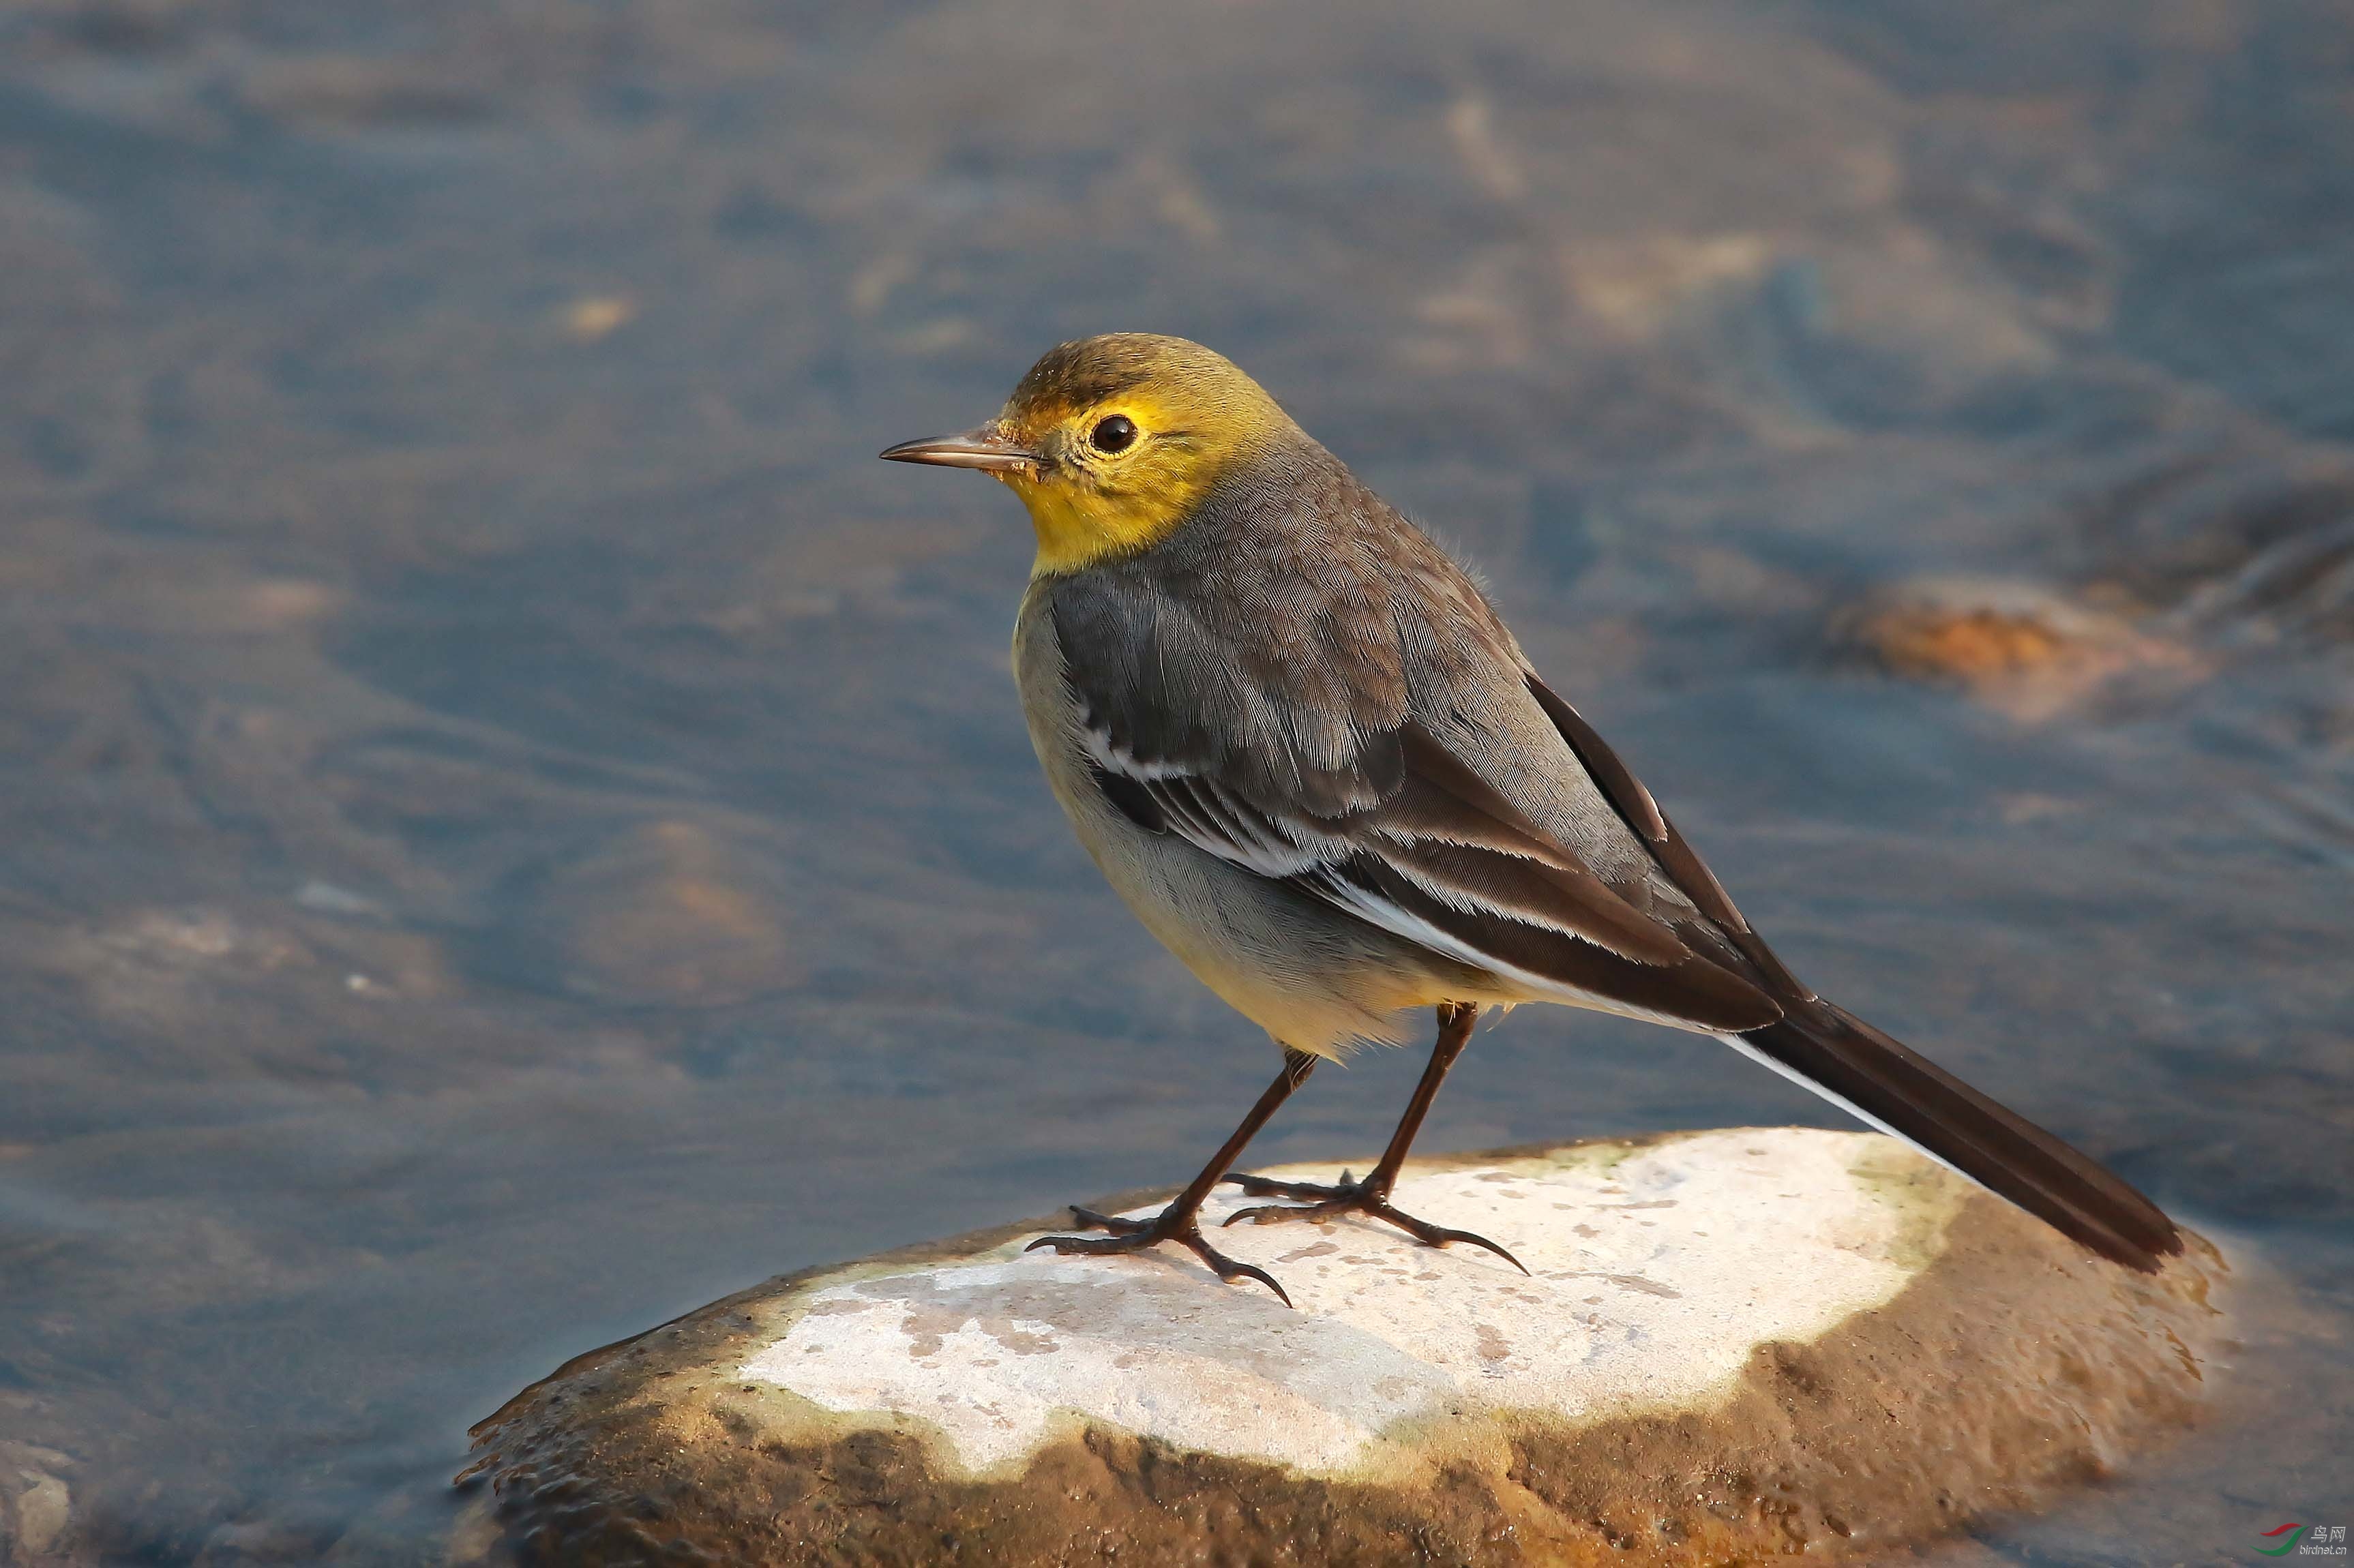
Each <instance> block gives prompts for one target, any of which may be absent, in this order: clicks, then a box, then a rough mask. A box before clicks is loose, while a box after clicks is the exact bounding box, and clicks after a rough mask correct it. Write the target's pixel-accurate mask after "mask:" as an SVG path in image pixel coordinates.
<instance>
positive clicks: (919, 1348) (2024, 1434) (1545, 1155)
mask: <svg viewBox="0 0 2354 1568" xmlns="http://www.w3.org/2000/svg"><path fill="white" fill-rule="evenodd" d="M1290 1174H1293V1175H1294V1176H1295V1177H1296V1178H1304V1179H1311V1180H1312V1179H1317V1178H1319V1177H1321V1178H1324V1179H1329V1177H1330V1175H1331V1171H1329V1170H1327V1169H1316V1170H1310V1169H1308V1168H1300V1169H1299V1170H1298V1171H1295V1172H1290ZM1240 1202H1241V1200H1239V1199H1230V1198H1221V1199H1219V1200H1217V1201H1216V1203H1215V1205H1214V1208H1213V1210H1212V1217H1213V1218H1215V1217H1216V1216H1217V1215H1218V1214H1221V1213H1228V1212H1231V1211H1232V1210H1233V1209H1234V1208H1235V1207H1236V1206H1239V1204H1240ZM1397 1202H1398V1203H1399V1205H1400V1206H1401V1207H1402V1208H1404V1209H1405V1210H1406V1211H1408V1212H1409V1213H1418V1214H1421V1215H1423V1216H1425V1217H1426V1218H1428V1219H1431V1220H1434V1221H1436V1222H1437V1223H1439V1224H1447V1225H1457V1226H1461V1227H1464V1228H1467V1229H1471V1230H1475V1231H1479V1232H1482V1233H1484V1234H1489V1235H1491V1236H1493V1237H1494V1238H1495V1239H1496V1240H1497V1241H1499V1242H1500V1243H1502V1244H1503V1245H1506V1246H1508V1247H1510V1248H1511V1249H1512V1250H1513V1251H1514V1252H1516V1253H1517V1254H1518V1255H1520V1257H1521V1258H1522V1260H1523V1261H1524V1262H1525V1263H1526V1264H1527V1265H1528V1266H1529V1268H1530V1269H1531V1271H1532V1277H1522V1275H1520V1274H1518V1273H1516V1272H1514V1271H1513V1270H1512V1269H1511V1267H1510V1266H1507V1265H1506V1264H1504V1263H1502V1262H1501V1261H1500V1260H1498V1259H1496V1258H1494V1257H1492V1256H1490V1255H1485V1254H1483V1253H1480V1252H1479V1251H1477V1250H1474V1249H1469V1248H1460V1247H1458V1248H1455V1249H1450V1250H1447V1251H1444V1252H1441V1251H1437V1250H1433V1249H1429V1248H1426V1247H1422V1246H1419V1245H1416V1244H1415V1243H1413V1242H1411V1241H1409V1240H1408V1239H1407V1238H1405V1236H1403V1235H1400V1234H1396V1233H1394V1232H1393V1231H1391V1230H1389V1229H1387V1228H1386V1227H1383V1226H1378V1225H1373V1224H1363V1223H1359V1222H1356V1221H1342V1222H1339V1223H1335V1224H1328V1225H1322V1226H1314V1225H1308V1224H1283V1225H1273V1226H1252V1225H1237V1226H1235V1228H1233V1229H1231V1230H1226V1231H1225V1232H1223V1233H1221V1237H1222V1239H1221V1245H1225V1247H1226V1248H1227V1250H1229V1251H1230V1252H1232V1253H1233V1254H1234V1255H1236V1256H1238V1257H1241V1258H1244V1259H1246V1260H1248V1261H1250V1262H1254V1263H1257V1264H1259V1265H1261V1266H1265V1267H1267V1268H1268V1269H1269V1270H1270V1271H1272V1272H1273V1273H1274V1274H1276V1276H1277V1277H1279V1278H1280V1279H1282V1281H1283V1282H1284V1284H1285V1286H1286V1287H1288V1289H1289V1291H1290V1293H1291V1296H1292V1298H1293V1300H1294V1301H1296V1302H1297V1303H1298V1309H1297V1310H1290V1309H1287V1308H1284V1307H1283V1306H1282V1305H1281V1304H1280V1303H1279V1302H1278V1301H1277V1300H1275V1299H1274V1298H1272V1297H1271V1296H1269V1295H1268V1294H1267V1292H1265V1291H1264V1290H1261V1289H1258V1288H1257V1287H1251V1286H1228V1285H1223V1284H1221V1283H1219V1282H1218V1280H1217V1279H1216V1278H1215V1277H1214V1276H1212V1275H1211V1274H1210V1273H1209V1272H1208V1271H1207V1270H1206V1269H1205V1268H1204V1267H1203V1266H1200V1265H1199V1264H1198V1263H1196V1262H1195V1261H1194V1260H1193V1258H1192V1257H1191V1256H1190V1255H1186V1254H1183V1253H1182V1252H1179V1251H1176V1250H1173V1249H1167V1248H1164V1249H1161V1251H1159V1252H1156V1253H1154V1254H1151V1255H1145V1256H1140V1257H1123V1258H1112V1259H1106V1258H1080V1257H1068V1258H1066V1257H1056V1256H1054V1255H1049V1254H1044V1253H1024V1252H1023V1251H1022V1247H1023V1244H1024V1243H1025V1242H1026V1241H1028V1240H1029V1239H1030V1238H1032V1237H1033V1236H1034V1235H1036V1234H1039V1233H1040V1232H1041V1231H1042V1230H1043V1229H1046V1228H1051V1227H1050V1226H1047V1225H1042V1224H1023V1225H1019V1226H1013V1227H1008V1228H1006V1229H1003V1230H999V1231H994V1232H990V1233H986V1234H978V1235H973V1236H967V1237H962V1238H959V1239H957V1240H954V1241H949V1242H942V1243H938V1244H934V1245H928V1246H923V1247H917V1248H912V1249H908V1250H907V1251H904V1252H900V1253H894V1254H885V1255H881V1256H877V1257H874V1258H869V1259H866V1260H864V1261H861V1262H857V1263H852V1264H847V1265H843V1266H835V1267H828V1268H820V1269H814V1270H811V1271H809V1272H807V1273H803V1274H799V1275H793V1276H789V1277H785V1278H782V1279H778V1280H774V1281H771V1282H770V1283H769V1284H767V1285H764V1286H761V1287H757V1288H755V1289H752V1290H748V1291H746V1292H744V1293H743V1294H741V1295H738V1296H735V1297H731V1298H728V1299H726V1300H725V1301H721V1302H717V1303H716V1304H714V1305H713V1306H710V1307H706V1308H703V1309H702V1310H700V1311H697V1312H695V1313H691V1314H689V1315H688V1316H686V1317H684V1318H682V1319H678V1320H677V1321H675V1322H673V1323H670V1324H666V1325H664V1326H663V1327H662V1328H660V1329H656V1330H652V1332H650V1333H647V1334H643V1335H641V1336H639V1337H638V1338H637V1339H634V1340H627V1341H624V1342H623V1343H621V1344H618V1345H613V1346H609V1347H607V1348H606V1349H604V1350H601V1351H592V1352H590V1353H589V1354H588V1355H585V1356H582V1357H579V1358H578V1359H577V1360H575V1361H571V1362H570V1363H568V1364H567V1365H566V1366H564V1367H562V1368H560V1369H559V1370H558V1371H557V1372H556V1373H555V1374H554V1375H553V1376H551V1377H549V1378H548V1379H546V1381H544V1382H542V1383H538V1384H535V1386H533V1387H532V1388H530V1389H528V1390H526V1391H525V1392H524V1393H521V1394H519V1395H517V1396H516V1397H515V1398H514V1400H513V1401H511V1402H510V1403H509V1404H507V1405H506V1407H505V1408H504V1409H503V1410H501V1411H499V1412H498V1413H497V1414H495V1415H493V1416H492V1417H491V1418H490V1419H489V1420H487V1421H485V1422H483V1423H482V1425H481V1426H479V1427H477V1428H476V1431H475V1436H476V1442H477V1445H478V1446H479V1448H480V1449H481V1451H482V1453H481V1457H480V1459H479V1461H478V1462H477V1464H476V1465H475V1467H473V1469H472V1470H471V1471H470V1472H469V1477H472V1476H477V1475H482V1476H487V1477H488V1478H489V1481H490V1485H491V1488H492V1495H493V1499H495V1511H496V1513H497V1516H498V1518H499V1520H500V1521H501V1523H502V1526H503V1528H504V1531H506V1534H507V1539H508V1541H509V1542H510V1544H511V1545H512V1546H513V1547H514V1549H516V1550H517V1551H518V1552H520V1554H521V1555H522V1556H523V1558H524V1560H525V1561H528V1562H547V1563H557V1562H561V1563H567V1564H569V1563H637V1562H652V1561H654V1560H656V1559H660V1560H663V1561H673V1560H684V1559H687V1558H690V1557H694V1556H695V1553H696V1552H702V1553H706V1554H708V1557H709V1559H710V1560H716V1561H725V1562H728V1563H760V1564H785V1563H869V1562H872V1563H885V1562H888V1563H926V1562H955V1561H964V1562H973V1563H991V1564H1017V1563H1064V1562H1070V1561H1074V1560H1084V1561H1090V1562H1092V1561H1099V1560H1101V1561H1110V1560H1113V1559H1118V1560H1119V1561H1126V1562H1162V1561H1173V1560H1176V1559H1178V1558H1180V1557H1182V1558H1183V1559H1184V1560H1185V1561H1189V1562H1191V1561H1199V1562H1230V1561H1231V1562H1238V1563H1239V1562H1254V1563H1257V1562H1270V1563H1274V1562H1285V1563H1292V1562H1296V1563H1416V1562H1425V1561H1433V1562H1450V1563H1451V1562H1462V1563H1532V1562H1543V1563H1586V1562H1601V1561H1608V1562H1611V1563H1638V1562H1642V1563H1648V1562H1659V1563H1687V1562H1717V1561H1722V1560H1724V1559H1726V1558H1728V1557H1738V1556H1744V1555H1748V1554H1755V1553H1767V1552H1789V1551H1794V1550H1800V1549H1810V1550H1814V1551H1816V1552H1818V1553H1819V1554H1820V1553H1826V1552H1827V1553H1828V1554H1829V1555H1832V1556H1838V1555H1841V1554H1846V1553H1862V1552H1879V1551H1882V1550H1885V1549H1887V1548H1888V1547H1890V1546H1892V1545H1893V1544H1896V1543H1899V1542H1906V1541H1911V1540H1915V1539H1919V1538H1923V1537H1925V1536H1928V1535H1932V1534H1935V1533H1936V1532H1938V1531H1944V1530H1948V1529H1951V1528H1953V1527H1954V1526H1956V1525H1958V1524H1959V1523H1961V1522H1962V1521H1963V1520H1967V1519H1968V1518H1969V1517H1971V1516H1973V1515H1975V1514H1978V1513H1980V1512H1983V1511H1985V1510H1990V1509H2010V1508H2019V1507H2023V1506H2027V1505H2030V1504H2031V1503H2033V1502H2035V1501H2037V1500H2038V1499H2041V1498H2043V1497H2045V1496H2047V1495H2050V1494H2052V1492H2054V1491H2056V1490H2057V1489H2062V1488H2064V1487H2067V1486H2071V1485H2076V1484H2081V1483H2083V1482H2084V1481H2087V1480H2090V1479H2092V1478H2096V1477H2099V1476H2102V1475H2105V1474H2106V1473H2108V1472H2109V1471H2111V1470H2112V1469H2113V1468H2114V1467H2115V1466H2116V1465H2117V1464H2118V1463H2119V1461H2120V1458H2121V1457H2122V1456H2123V1455H2125V1454H2126V1452H2128V1451H2129V1450H2130V1449H2131V1448H2132V1447H2133V1446H2136V1445H2137V1444H2140V1443H2144V1442H2147V1441H2148V1440H2150V1439H2152V1438H2153V1437H2154V1436H2157V1435H2158V1434H2159V1433H2162V1432H2163V1431H2165V1430H2166V1429H2168V1428H2173V1427H2179V1426H2180V1425H2184V1424H2185V1423H2187V1422H2189V1421H2190V1420H2192V1419H2193V1418H2194V1417H2195V1415H2196V1414H2197V1413H2198V1411H2199V1409H2200V1403H2201V1399H2202V1394H2203V1386H2202V1384H2203V1368H2204V1364H2205V1353H2206V1352H2205V1351H2204V1349H2203V1347H2204V1346H2206V1345H2207V1344H2208V1343H2210V1342H2211V1340H2213V1339H2214V1337H2215V1335H2216V1332H2217V1330H2218V1329H2219V1327H2220V1325H2221V1317H2220V1315H2219V1313H2218V1311H2217V1310H2216V1309H2215V1308H2212V1307H2211V1306H2210V1305H2209V1301H2208V1296H2209V1291H2210V1287H2211V1284H2212V1283H2213V1282H2214V1281H2216V1280H2218V1279H2219V1278H2221V1277H2222V1276H2223V1275H2224V1274H2225V1273H2226V1272H2227V1271H2226V1270H2225V1268H2224V1266H2223V1265H2222V1262H2221V1257H2220V1255H2218V1254H2217V1253H2216V1252H2215V1251H2214V1249H2213V1248H2212V1247H2211V1246H2208V1245H2206V1244H2204V1243H2201V1242H2195V1241H2194V1243H2193V1245H2192V1246H2191V1249H2190V1255H2188V1256H2187V1257H2185V1258H2184V1259H2181V1260H2178V1261H2177V1262H2176V1263H2174V1264H2173V1265H2171V1266H2169V1267H2168V1270H2167V1272H2166V1273H2164V1274H2162V1275H2160V1276H2158V1277H2146V1276H2142V1275H2137V1274H2134V1273H2131V1272H2129V1271H2127V1270H2124V1269H2120V1268H2118V1267H2116V1266H2113V1265H2110V1264H2107V1263H2105V1262H2102V1261H2100V1260H2099V1259H2096V1258H2094V1257H2093V1256H2091V1255H2088V1254H2086V1253H2084V1251H2083V1250H2082V1249H2080V1248H2078V1247H2077V1246H2075V1245H2073V1244H2072V1243H2070V1242H2068V1241H2066V1240H2065V1239H2064V1238H2062V1237H2061V1236H2059V1235H2058V1234H2055V1233H2053V1232H2052V1231H2050V1230H2049V1229H2047V1228H2046V1227H2044V1226H2043V1225H2042V1224H2040V1223H2039V1222H2037V1221H2035V1220H2033V1219H2031V1218H2030V1217H2028V1216H2027V1215H2025V1214H2023V1213H2020V1212H2019V1211H2017V1210H2015V1209H2013V1208H2011V1207H2010V1206H2009V1205H2008V1204H2006V1203H2003V1202H2000V1201H1999V1200H1998V1199H1995V1198H1992V1197H1990V1196H1988V1195H1987V1194H1985V1193H1982V1192H1978V1191H1977V1190H1976V1189H1975V1188H1972V1187H1970V1186H1968V1185H1967V1183H1965V1182H1963V1181H1961V1180H1960V1179H1959V1178H1957V1177H1954V1176H1951V1175H1949V1174H1947V1173H1946V1171H1943V1170H1942V1169H1940V1168H1939V1167H1937V1166H1935V1165H1933V1164H1931V1163H1930V1162H1928V1161H1927V1160H1923V1159H1920V1158H1919V1157H1917V1156H1915V1155H1914V1154H1913V1153H1912V1152H1911V1151H1910V1150H1906V1149H1904V1148H1903V1147H1902V1146H1901V1145H1898V1144H1896V1143H1894V1142H1893V1140H1890V1139H1884V1138H1882V1137H1880V1136H1878V1135H1876V1134H1863V1133H1842V1132H1824V1131H1817V1130H1812V1129H1807V1128H1773V1129H1755V1128H1750V1129H1734V1130H1730V1131H1718V1132H1703V1133H1692V1134H1685V1135H1679V1136H1672V1137H1667V1138H1661V1139H1655V1140H1652V1141H1649V1142H1642V1143H1589V1144H1573V1145H1568V1146H1565V1147H1561V1148H1555V1149H1544V1150H1507V1151H1502V1152H1498V1153H1490V1154H1482V1155H1471V1156H1461V1157H1456V1158H1452V1159H1448V1160H1432V1161H1425V1162H1419V1163H1417V1164H1416V1165H1415V1166H1413V1167H1410V1168H1409V1170H1408V1171H1407V1173H1406V1176H1405V1180H1404V1181H1402V1182H1401V1183H1400V1185H1399V1189H1398V1192H1397ZM1149 1206H1150V1205H1147V1207H1148V1208H1149ZM1137 1212H1143V1211H1142V1210H1140V1211H1137Z"/></svg>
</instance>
